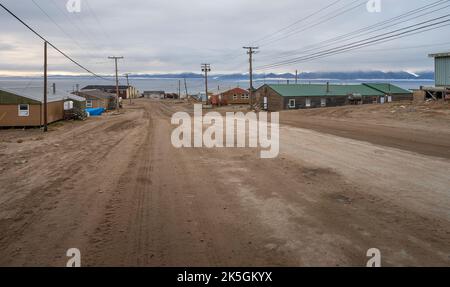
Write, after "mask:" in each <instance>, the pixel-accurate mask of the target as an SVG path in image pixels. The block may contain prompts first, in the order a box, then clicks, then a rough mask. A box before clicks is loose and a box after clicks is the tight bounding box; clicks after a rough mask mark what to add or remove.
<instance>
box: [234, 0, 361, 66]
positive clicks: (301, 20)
mask: <svg viewBox="0 0 450 287" xmlns="http://www.w3.org/2000/svg"><path fill="white" fill-rule="evenodd" d="M341 1H342V0H337V1H334V2H333V3H331V4H329V5H326V6H325V7H322V8H320V9H319V10H317V11H315V12H314V13H312V14H310V15H308V16H306V17H303V18H301V19H299V20H297V21H295V22H294V23H292V24H290V25H288V26H286V27H283V28H281V29H279V30H277V31H275V32H273V33H271V34H269V35H266V36H264V37H262V38H260V39H258V40H256V41H253V42H252V44H251V45H250V46H253V45H255V44H256V43H258V44H259V43H262V42H261V41H263V40H268V39H271V38H273V36H275V35H276V34H278V33H280V32H283V31H285V30H288V29H289V28H292V27H294V26H296V25H297V24H299V23H302V22H304V21H306V20H308V19H310V18H312V17H314V16H316V15H318V14H320V13H321V12H323V11H325V10H327V9H328V8H331V7H332V6H334V5H336V4H338V3H339V2H341ZM357 1H361V0H355V1H354V2H352V3H351V4H353V3H355V2H357ZM341 9H342V8H341ZM338 10H339V9H338ZM288 32H289V31H288ZM240 55H241V54H240V53H238V52H237V50H236V52H233V53H230V54H227V55H226V56H225V57H226V58H227V59H228V61H231V60H234V59H236V58H238V57H240Z"/></svg>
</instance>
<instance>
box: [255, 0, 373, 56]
mask: <svg viewBox="0 0 450 287" xmlns="http://www.w3.org/2000/svg"><path fill="white" fill-rule="evenodd" d="M358 2H360V3H358ZM355 3H358V4H357V5H355V6H352V5H354V4H355ZM366 3H367V1H366V0H362V1H361V0H355V1H353V2H351V3H349V4H347V5H345V6H344V7H341V8H339V9H337V10H336V11H333V12H331V13H328V14H326V15H324V16H323V18H325V19H324V20H321V21H318V22H315V23H312V24H310V25H307V26H306V27H300V28H297V29H295V30H293V31H290V32H288V33H286V34H285V35H282V36H281V37H279V38H275V39H272V40H271V41H269V42H267V43H263V44H259V46H260V47H266V46H269V45H272V44H274V43H277V42H279V41H281V40H284V39H287V38H289V37H291V36H293V35H297V34H299V33H301V32H305V31H308V30H310V29H312V28H315V27H317V26H319V25H322V24H324V23H326V22H329V21H331V20H334V19H336V18H337V17H339V16H342V15H344V14H347V13H349V12H352V11H353V10H356V9H357V8H359V7H361V6H363V5H366ZM349 6H351V7H349ZM347 7H349V8H347ZM341 10H342V11H341Z"/></svg>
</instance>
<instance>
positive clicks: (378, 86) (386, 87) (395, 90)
mask: <svg viewBox="0 0 450 287" xmlns="http://www.w3.org/2000/svg"><path fill="white" fill-rule="evenodd" d="M363 85H365V86H368V87H370V88H372V89H375V90H378V91H380V92H382V93H384V94H412V92H411V91H408V90H405V89H402V88H400V87H397V86H395V85H392V84H387V83H364V84H363Z"/></svg>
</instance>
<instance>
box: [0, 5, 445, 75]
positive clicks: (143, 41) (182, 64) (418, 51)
mask: <svg viewBox="0 0 450 287" xmlns="http://www.w3.org/2000/svg"><path fill="white" fill-rule="evenodd" d="M68 1H80V3H81V9H80V11H77V9H76V8H77V7H76V6H72V9H68V8H67V5H66V4H67V2H68ZM368 1H369V0H340V1H336V0H315V1H310V0H277V1H273V0H127V1H123V0H34V1H33V0H0V3H2V4H3V5H5V6H6V7H7V8H8V9H10V10H11V11H12V12H14V13H15V14H16V15H17V16H19V17H21V18H22V19H23V20H24V21H25V22H26V23H28V24H29V25H30V26H31V27H33V28H34V29H35V30H36V31H38V32H39V33H41V34H42V35H43V36H44V37H46V38H47V39H48V40H49V41H50V42H52V43H53V44H55V45H56V46H57V47H58V48H60V49H61V50H63V51H64V52H66V53H67V54H68V55H70V56H71V57H72V58H74V59H76V60H77V61H78V62H80V63H81V64H82V65H84V66H86V67H87V68H89V69H90V70H92V71H94V72H95V73H98V74H105V75H107V74H108V75H109V74H112V73H113V72H114V65H113V62H112V61H111V60H108V56H123V57H124V59H123V60H120V61H119V69H120V72H121V73H133V74H163V73H181V72H194V73H200V72H201V70H200V69H201V68H200V65H201V64H202V63H210V64H211V68H212V73H216V74H219V73H245V72H247V71H248V55H247V54H246V51H245V50H244V49H243V48H242V47H243V46H247V45H255V46H259V47H260V49H259V50H258V53H257V54H255V55H254V66H255V69H256V71H255V72H257V73H263V72H264V73H271V72H273V73H285V72H291V73H292V72H294V71H295V70H298V71H300V72H313V71H314V72H325V71H371V70H382V71H409V72H413V73H414V72H420V71H430V70H433V60H432V59H430V58H429V57H428V56H427V55H428V54H429V53H433V52H442V51H450V39H448V37H447V36H448V35H449V34H450V33H449V32H450V26H446V27H443V28H440V29H437V30H433V31H428V32H426V33H423V34H417V35H414V36H411V37H405V38H402V39H397V40H395V41H392V42H386V43H381V44H378V45H375V46H370V47H365V48H363V49H360V50H354V51H351V52H346V53H342V54H339V55H334V56H331V57H326V58H320V59H312V60H309V61H304V62H301V63H291V64H289V65H283V66H280V67H264V65H268V64H272V63H276V62H279V61H280V60H284V59H287V60H289V59H292V58H295V57H299V56H302V55H308V54H311V53H316V52H319V51H322V50H327V49H331V48H336V47H338V46H341V45H344V44H346V43H350V42H354V41H358V40H361V39H365V38H367V37H370V36H374V35H377V34H382V33H386V32H389V31H392V30H396V29H399V28H402V27H404V26H407V25H413V24H417V23H420V22H423V21H427V20H429V19H432V18H436V17H442V16H445V15H447V14H450V7H448V6H450V1H440V2H442V3H440V6H436V8H435V9H430V10H427V11H430V12H431V11H432V10H436V11H434V12H433V13H430V14H429V15H424V16H422V17H414V18H413V17H411V19H410V20H409V21H407V22H404V23H402V24H400V25H396V26H392V27H389V26H380V28H379V31H375V32H373V33H372V34H368V35H365V36H364V35H362V36H361V37H360V38H355V39H349V40H348V41H349V42H342V43H333V42H331V43H330V42H328V46H326V45H325V44H324V43H323V42H324V41H327V40H330V39H332V38H334V37H337V36H340V35H345V34H347V33H351V32H354V31H355V30H358V29H361V28H364V27H367V26H369V25H375V24H377V23H380V22H382V21H384V20H387V19H391V18H393V17H395V16H398V15H400V14H402V13H406V12H408V11H411V10H413V9H416V8H419V7H422V6H424V5H427V4H431V3H435V2H438V1H437V0H370V1H380V3H381V6H380V7H381V9H380V10H378V9H375V8H377V7H375V6H371V7H372V8H371V9H368V8H367V5H366V4H367V2H368ZM372 3H373V2H372ZM438 4H439V3H438ZM327 6H328V8H326V7H327ZM417 15H420V14H417ZM447 24H449V23H447ZM0 27H1V28H0V76H28V75H40V74H41V73H42V70H43V43H42V40H40V39H39V38H38V37H36V36H35V35H34V34H32V33H31V32H30V31H29V30H27V29H26V28H25V27H24V26H23V25H22V24H20V23H19V22H18V21H17V20H16V19H14V18H13V17H12V16H11V15H9V14H7V13H6V12H5V11H4V10H3V9H1V8H0ZM446 38H447V39H446ZM325 43H327V42H325ZM280 57H282V58H280ZM283 57H284V58H283ZM49 72H50V74H67V75H77V74H84V71H83V70H81V69H80V68H78V67H76V66H75V65H73V64H72V63H70V62H69V61H68V60H67V59H65V58H64V57H62V56H61V55H59V54H58V53H57V52H56V51H54V50H52V49H50V50H49Z"/></svg>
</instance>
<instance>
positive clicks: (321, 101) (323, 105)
mask: <svg viewBox="0 0 450 287" xmlns="http://www.w3.org/2000/svg"><path fill="white" fill-rule="evenodd" d="M320 106H322V107H326V106H327V99H320Z"/></svg>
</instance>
